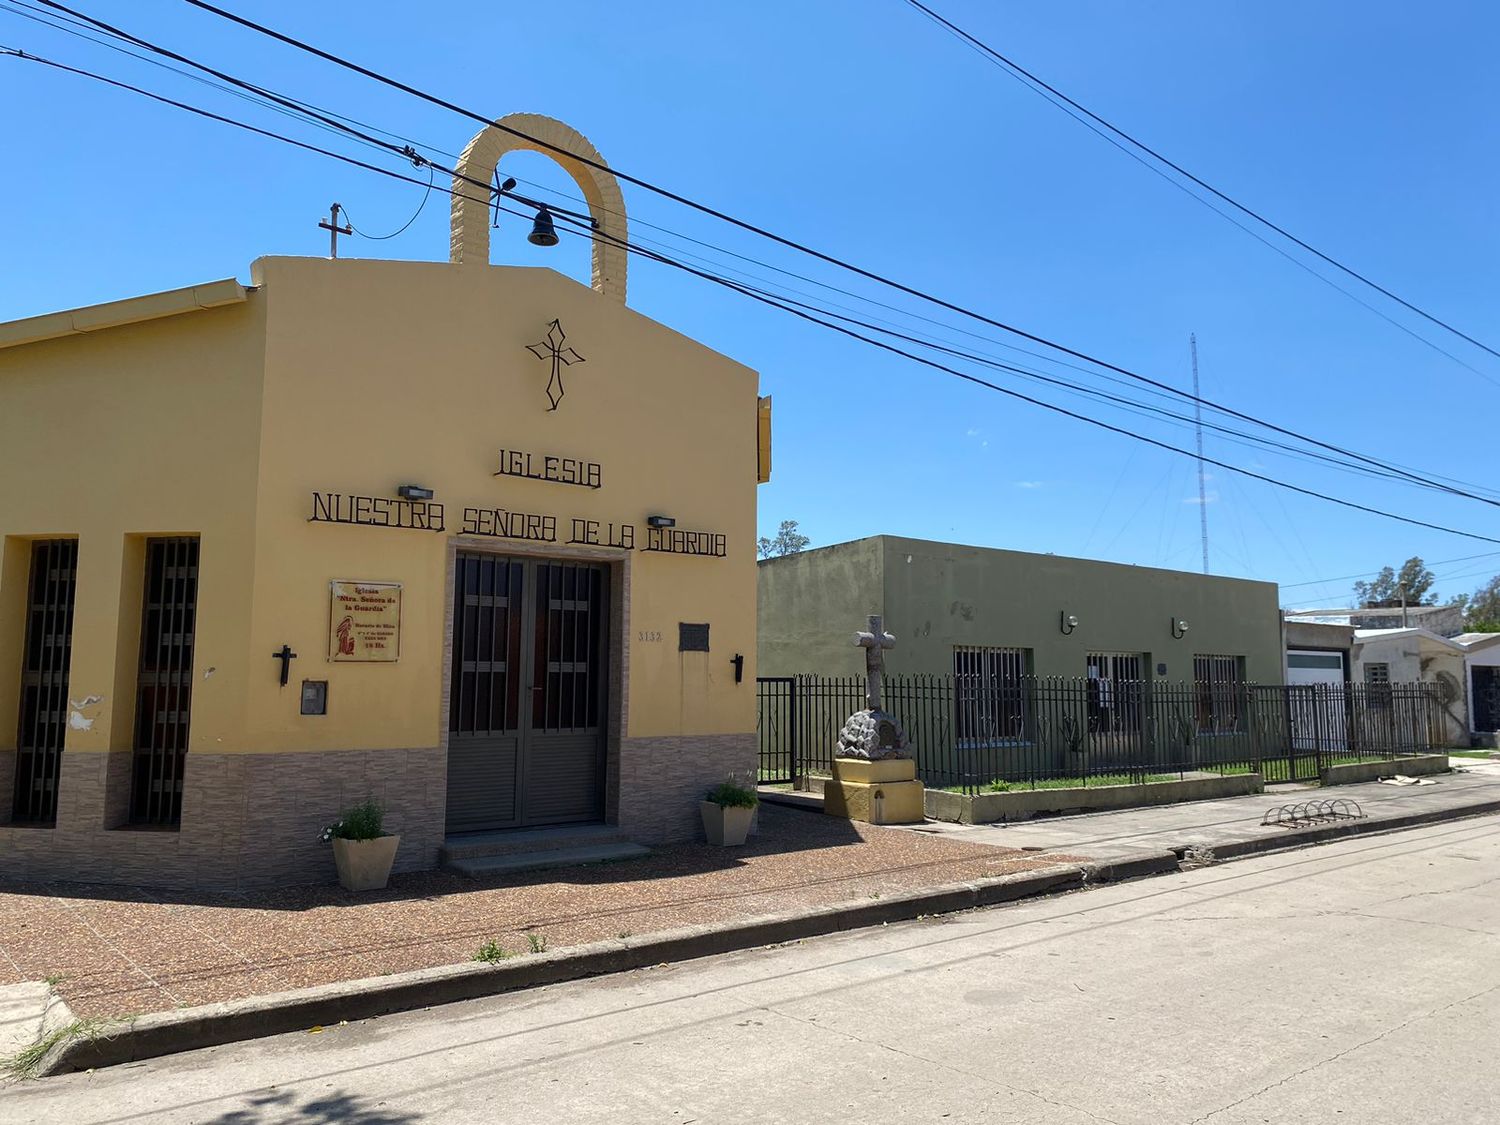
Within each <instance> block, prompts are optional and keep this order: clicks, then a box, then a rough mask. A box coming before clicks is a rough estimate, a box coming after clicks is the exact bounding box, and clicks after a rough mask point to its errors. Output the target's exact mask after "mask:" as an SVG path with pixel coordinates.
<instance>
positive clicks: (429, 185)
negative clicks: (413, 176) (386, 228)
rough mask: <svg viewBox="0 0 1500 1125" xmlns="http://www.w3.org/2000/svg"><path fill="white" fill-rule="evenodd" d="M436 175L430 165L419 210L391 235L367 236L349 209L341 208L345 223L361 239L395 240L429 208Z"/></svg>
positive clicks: (373, 240) (372, 240) (374, 240)
mask: <svg viewBox="0 0 1500 1125" xmlns="http://www.w3.org/2000/svg"><path fill="white" fill-rule="evenodd" d="M436 175H437V172H436V170H435V169H434V168H433V167H432V165H431V164H429V165H428V166H427V190H426V191H424V192H423V193H422V202H421V203H418V204H417V209H416V211H415V212H413V213H412V217H411V218H409V219H407V220H406V222H404V223H402V224H401V226H400V227H398V228H397V229H396V230H394V231H392V232H391V233H390V234H366V233H365V232H364V231H362V230H360V229H359V228H358V227H357V226H355V225H354V220H353V219H351V218H350V217H349V208H347V207H341V208H340V210H341V211H342V212H343V215H344V222H346V223H348V224H349V229H350V230H352V231H353V232H354V233H355V234H357V235H359V236H360V237H361V238H368V239H369V240H370V241H371V242H384V241H386V240H387V239H390V238H395V237H396V236H397V235H398V234H405V233H406V231H407V229H408V228H409V227H410V226H411V225H412V223H414V222H416V221H417V216H418V215H420V214H421V213H422V209H423V208H424V207H426V206H427V200H428V199H429V198H430V197H431V196H432V188H433V184H434V182H435V181H434V177H435V176H436Z"/></svg>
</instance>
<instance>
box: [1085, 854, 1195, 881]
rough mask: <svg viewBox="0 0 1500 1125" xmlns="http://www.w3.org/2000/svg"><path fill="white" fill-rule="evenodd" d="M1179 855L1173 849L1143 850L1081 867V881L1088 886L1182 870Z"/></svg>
mask: <svg viewBox="0 0 1500 1125" xmlns="http://www.w3.org/2000/svg"><path fill="white" fill-rule="evenodd" d="M1179 860H1180V857H1179V856H1178V854H1177V853H1176V852H1174V851H1165V850H1163V851H1143V852H1137V853H1135V854H1133V855H1128V856H1121V857H1119V858H1117V859H1111V860H1106V861H1104V862H1101V863H1087V864H1084V867H1083V881H1084V883H1085V884H1087V885H1089V886H1093V885H1095V884H1098V883H1118V882H1119V881H1120V880H1122V879H1140V878H1143V877H1145V876H1147V875H1166V874H1169V873H1172V872H1176V871H1180V870H1182V865H1181V863H1180V862H1179Z"/></svg>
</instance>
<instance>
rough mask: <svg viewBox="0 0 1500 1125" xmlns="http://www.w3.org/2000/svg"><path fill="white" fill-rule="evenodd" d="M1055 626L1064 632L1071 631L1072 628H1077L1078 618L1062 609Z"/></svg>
mask: <svg viewBox="0 0 1500 1125" xmlns="http://www.w3.org/2000/svg"><path fill="white" fill-rule="evenodd" d="M1057 627H1058V628H1059V629H1061V630H1062V631H1063V632H1064V633H1071V632H1072V631H1073V630H1074V629H1076V628H1078V618H1077V617H1075V616H1074V615H1073V614H1071V613H1069V612H1068V611H1067V610H1063V611H1062V613H1061V615H1060V617H1059V620H1058V625H1057Z"/></svg>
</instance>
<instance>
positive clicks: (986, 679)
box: [953, 645, 1031, 746]
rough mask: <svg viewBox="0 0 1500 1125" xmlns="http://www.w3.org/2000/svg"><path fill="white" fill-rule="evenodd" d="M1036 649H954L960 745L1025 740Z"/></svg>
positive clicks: (979, 647) (977, 646) (956, 646)
mask: <svg viewBox="0 0 1500 1125" xmlns="http://www.w3.org/2000/svg"><path fill="white" fill-rule="evenodd" d="M1030 666H1031V650H1030V649H1026V648H992V647H985V646H979V645H954V646H953V687H954V705H955V708H956V710H957V715H956V716H955V721H954V726H955V728H956V729H957V732H958V739H959V745H960V746H982V745H988V744H991V743H994V742H999V741H1002V740H1013V739H1022V738H1025V737H1026V714H1027V706H1026V675H1027V672H1028V670H1029V668H1030Z"/></svg>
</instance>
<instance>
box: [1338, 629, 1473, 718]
mask: <svg viewBox="0 0 1500 1125" xmlns="http://www.w3.org/2000/svg"><path fill="white" fill-rule="evenodd" d="M1354 640H1355V650H1354V677H1353V678H1354V680H1355V681H1356V682H1358V683H1362V684H1364V685H1366V686H1367V687H1370V688H1381V687H1385V686H1386V685H1389V684H1410V683H1426V684H1433V685H1434V686H1435V687H1436V688H1437V691H1438V696H1439V698H1440V699H1441V701H1442V714H1443V721H1444V729H1443V737H1444V740H1445V744H1446V745H1448V746H1466V745H1468V742H1469V715H1468V700H1467V691H1466V690H1465V686H1464V683H1465V680H1466V678H1467V677H1466V674H1465V664H1464V658H1465V656H1466V652H1465V649H1464V646H1463V645H1461V644H1458V643H1457V642H1456V641H1453V640H1450V639H1449V638H1447V637H1441V636H1439V635H1438V634H1436V633H1434V632H1432V631H1431V630H1429V629H1417V628H1410V629H1356V630H1355V632H1354Z"/></svg>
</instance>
